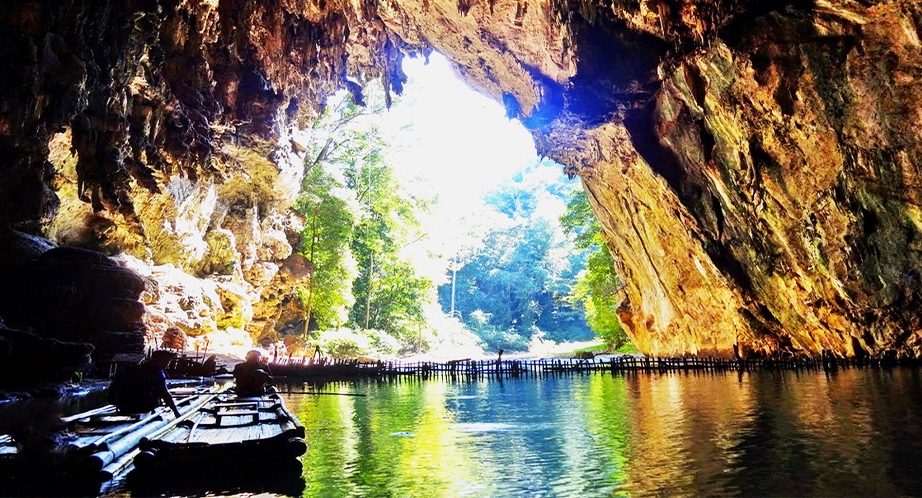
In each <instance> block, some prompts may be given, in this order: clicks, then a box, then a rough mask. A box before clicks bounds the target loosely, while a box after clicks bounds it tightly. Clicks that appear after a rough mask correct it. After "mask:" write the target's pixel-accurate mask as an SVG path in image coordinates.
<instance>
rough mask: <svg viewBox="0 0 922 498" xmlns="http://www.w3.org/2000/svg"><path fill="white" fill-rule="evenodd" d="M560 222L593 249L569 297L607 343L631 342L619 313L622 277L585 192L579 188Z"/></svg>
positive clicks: (611, 345)
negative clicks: (581, 308) (619, 293)
mask: <svg viewBox="0 0 922 498" xmlns="http://www.w3.org/2000/svg"><path fill="white" fill-rule="evenodd" d="M560 223H561V225H562V226H563V228H564V230H565V231H566V232H567V233H569V234H573V235H575V236H576V238H575V240H576V244H577V246H578V247H580V248H583V249H586V250H588V251H591V252H590V254H589V257H588V259H587V261H586V268H585V270H583V272H581V273H580V274H579V275H578V280H577V283H576V285H575V286H574V287H573V290H572V292H571V293H570V295H569V299H570V300H571V301H573V302H574V303H579V304H581V305H582V306H583V308H584V309H585V310H586V321H587V322H588V323H589V326H590V327H591V328H592V330H594V331H595V332H596V333H597V334H598V335H599V337H601V338H602V340H604V341H605V344H606V346H607V347H608V348H609V349H617V348H619V347H621V346H622V345H623V344H625V343H627V342H628V337H627V334H626V333H625V332H624V329H623V328H621V322H620V321H619V320H618V314H617V312H616V309H617V307H618V297H617V293H618V291H619V290H620V288H621V279H620V278H619V277H618V274H617V272H616V271H615V262H614V259H612V257H611V253H610V252H609V251H608V247H606V245H605V242H604V240H603V239H602V234H601V228H600V227H599V224H598V221H597V220H596V219H595V216H594V215H593V214H592V208H591V206H590V205H589V197H588V195H587V194H586V192H585V191H582V190H580V191H577V192H575V193H574V194H573V195H572V196H571V197H570V201H569V202H568V203H567V212H566V213H565V214H564V215H563V216H561V217H560Z"/></svg>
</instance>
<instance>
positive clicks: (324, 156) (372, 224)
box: [298, 86, 433, 351]
mask: <svg viewBox="0 0 922 498" xmlns="http://www.w3.org/2000/svg"><path fill="white" fill-rule="evenodd" d="M365 96H366V100H367V103H368V104H367V106H365V107H360V106H358V105H356V104H355V103H354V102H353V101H352V100H351V98H350V97H348V96H340V98H339V100H334V101H331V104H332V105H330V106H329V107H328V111H327V112H326V113H325V114H324V115H323V116H322V117H321V118H320V119H319V120H317V122H315V123H314V126H313V130H312V131H313V137H314V141H313V145H312V147H311V149H310V152H309V154H308V157H309V161H307V162H306V166H305V167H306V175H305V180H304V184H303V186H302V187H303V188H302V196H301V199H300V200H299V204H298V210H299V212H301V213H302V214H304V215H305V218H306V223H305V229H304V234H303V236H302V241H303V244H302V245H303V248H302V252H303V253H304V254H305V255H307V256H308V258H309V259H311V261H313V262H314V266H315V276H314V278H313V281H312V284H311V286H310V288H307V289H301V290H299V292H298V296H299V301H300V302H301V303H302V307H304V309H309V310H312V311H311V313H312V314H313V320H312V325H315V326H316V327H317V328H320V329H329V328H336V327H339V326H340V325H342V324H343V323H344V321H345V322H346V323H347V324H348V325H349V326H350V327H352V328H354V329H378V330H381V331H384V333H386V334H389V335H391V336H393V337H396V338H403V339H408V338H416V337H418V336H419V331H418V328H419V327H418V325H417V324H418V322H421V321H422V320H423V312H422V304H423V303H424V302H425V301H426V300H427V299H430V298H429V296H430V295H431V294H432V292H433V291H432V283H431V282H430V281H429V280H427V279H424V278H420V277H419V276H418V275H417V274H416V269H415V268H414V266H413V265H412V264H411V263H410V262H408V261H406V260H405V258H402V257H401V249H402V248H403V247H405V246H406V245H407V244H409V243H411V242H412V241H413V240H414V239H416V238H418V237H419V235H418V233H417V232H418V231H419V223H418V222H417V221H416V212H417V211H418V210H419V209H422V207H423V206H424V203H423V202H420V201H418V200H417V199H414V198H412V197H411V196H409V195H407V194H406V193H404V192H403V191H402V190H401V188H400V185H399V183H398V182H397V180H396V178H395V175H394V172H393V169H392V167H391V165H390V164H389V163H388V150H389V148H390V144H389V143H388V142H387V140H386V139H385V138H384V136H383V133H381V131H380V130H379V129H378V127H377V125H376V124H375V120H374V119H371V118H374V117H375V115H376V114H379V113H381V112H383V110H384V107H385V105H384V102H383V91H382V90H381V89H380V88H377V89H376V88H374V87H373V86H369V87H367V88H366V92H365ZM417 342H418V341H417ZM340 349H342V350H343V351H346V349H348V348H346V347H345V346H341V347H340Z"/></svg>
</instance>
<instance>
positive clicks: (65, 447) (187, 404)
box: [0, 386, 227, 489]
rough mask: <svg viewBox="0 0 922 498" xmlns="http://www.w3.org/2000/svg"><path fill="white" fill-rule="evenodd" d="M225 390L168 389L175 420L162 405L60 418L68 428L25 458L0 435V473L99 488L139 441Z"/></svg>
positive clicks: (124, 465)
mask: <svg viewBox="0 0 922 498" xmlns="http://www.w3.org/2000/svg"><path fill="white" fill-rule="evenodd" d="M226 390H227V387H226V386H225V387H217V386H207V387H206V386H198V387H178V388H171V389H170V392H171V393H172V394H173V398H174V400H175V402H176V407H177V408H178V409H179V412H180V417H178V418H177V417H175V416H174V415H173V413H172V412H171V410H170V409H169V408H167V407H165V406H161V407H159V408H157V409H156V410H153V411H151V412H147V413H141V414H122V413H119V412H118V410H117V409H116V408H115V407H114V406H112V405H105V406H102V407H100V408H96V409H94V410H90V411H86V412H83V413H78V414H76V415H71V416H68V417H64V418H63V419H61V420H62V422H63V423H64V424H65V427H66V430H65V431H64V432H63V433H59V434H57V435H56V438H57V443H58V446H57V447H56V448H54V449H51V450H50V451H48V452H46V453H41V454H23V453H22V449H21V448H20V446H19V445H18V444H16V441H15V440H14V439H13V438H12V437H11V436H9V435H0V475H2V476H3V477H4V479H5V480H8V481H10V480H12V481H21V482H24V483H28V482H30V481H33V482H34V481H35V478H36V477H42V478H48V477H51V478H52V480H55V479H57V480H60V481H67V482H70V483H71V484H69V485H76V484H75V483H76V482H78V481H79V482H80V483H86V484H87V485H88V486H89V487H87V489H91V488H92V486H93V485H95V486H96V488H97V489H98V487H99V485H100V484H101V483H103V482H105V481H107V480H109V479H111V478H112V476H113V475H115V474H116V473H118V472H119V471H121V470H123V469H125V468H127V467H128V466H129V465H130V464H131V462H132V459H133V458H134V456H135V455H137V453H138V450H137V445H138V443H139V442H140V441H141V438H143V437H144V436H147V435H151V434H154V433H156V432H157V431H159V430H161V429H163V428H164V427H166V426H168V425H170V424H171V423H173V421H175V420H181V419H183V418H184V417H185V416H187V415H189V414H194V413H196V412H197V410H198V408H199V407H201V406H202V405H204V404H206V403H207V402H208V401H209V400H211V399H212V398H214V397H215V396H218V395H220V394H221V393H222V392H224V391H226Z"/></svg>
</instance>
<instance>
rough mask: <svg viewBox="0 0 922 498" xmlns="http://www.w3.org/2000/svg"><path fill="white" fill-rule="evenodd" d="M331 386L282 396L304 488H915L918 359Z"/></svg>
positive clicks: (919, 443)
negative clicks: (863, 366)
mask: <svg viewBox="0 0 922 498" xmlns="http://www.w3.org/2000/svg"><path fill="white" fill-rule="evenodd" d="M334 387H335V388H338V389H343V390H349V391H354V390H356V389H358V390H359V391H360V392H363V393H365V394H367V397H345V396H343V397H339V396H304V395H292V396H290V397H289V399H288V403H289V406H290V407H291V408H292V409H293V410H294V411H295V412H296V413H297V414H298V416H299V417H300V418H301V420H302V421H303V422H304V424H305V426H306V428H307V432H308V441H309V449H308V452H307V454H306V455H305V456H304V457H303V460H304V473H303V477H304V480H305V483H306V485H305V490H304V496H332V497H336V496H343V497H346V496H420V497H429V496H652V495H657V496H663V495H668V496H702V495H706V496H820V495H826V496H828V495H837V496H839V495H866V496H868V495H873V496H894V495H918V494H920V493H922V486H920V482H922V479H920V477H919V476H922V439H920V437H919V430H920V429H919V421H920V420H922V416H920V415H922V406H920V404H922V403H920V400H919V394H920V392H922V391H920V387H922V386H920V378H919V373H918V371H916V370H908V369H906V370H893V371H880V370H871V371H867V370H862V371H859V370H843V371H839V372H834V373H831V374H829V375H824V374H823V373H807V374H804V373H800V374H798V373H794V372H755V373H744V374H741V375H737V374H677V373H670V374H661V375H627V376H621V375H615V376H612V375H608V374H585V375H578V376H551V377H546V378H541V379H534V378H527V379H506V380H504V381H501V382H500V381H496V380H493V381H473V382H465V381H451V380H448V379H437V380H430V381H425V382H420V381H403V382H397V383H375V382H368V383H362V384H358V385H342V386H334Z"/></svg>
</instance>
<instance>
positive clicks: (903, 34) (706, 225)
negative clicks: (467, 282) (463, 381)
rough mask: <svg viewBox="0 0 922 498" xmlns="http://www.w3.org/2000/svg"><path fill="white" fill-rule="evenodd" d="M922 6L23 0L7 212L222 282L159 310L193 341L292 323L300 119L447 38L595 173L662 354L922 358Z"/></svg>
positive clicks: (645, 340)
mask: <svg viewBox="0 0 922 498" xmlns="http://www.w3.org/2000/svg"><path fill="white" fill-rule="evenodd" d="M919 19H922V7H920V6H919V5H918V3H917V2H912V1H909V0H880V1H873V0H871V1H867V2H855V1H853V0H822V1H815V2H801V1H793V2H790V3H779V2H765V1H761V0H733V1H729V2H708V1H700V2H688V1H684V0H636V1H630V2H629V1H623V0H615V1H613V2H608V3H603V4H598V3H593V2H585V1H579V0H573V1H567V0H554V1H550V2H535V1H530V0H515V1H511V0H491V1H473V0H457V1H455V0H452V1H448V0H394V1H391V2H371V1H365V0H363V1H358V2H341V1H332V2H321V3H318V2H311V1H301V0H297V1H294V0H266V1H260V2H256V1H254V0H223V1H221V2H215V1H205V0H202V1H192V2H149V1H143V0H129V1H126V2H118V3H98V2H84V1H81V0H62V1H60V2H53V3H52V2H35V1H27V0H9V1H6V2H3V4H2V5H0V39H2V41H3V43H0V67H2V68H3V70H2V71H0V228H3V229H5V228H6V227H7V226H11V227H14V228H17V229H19V230H22V231H25V232H28V233H33V234H39V233H44V234H47V235H48V236H49V237H50V238H52V239H54V240H56V241H58V242H59V243H62V244H65V245H80V246H83V247H93V248H97V249H102V250H105V251H107V252H109V253H110V254H114V253H116V252H123V253H127V254H129V255H131V256H133V257H135V258H138V259H139V260H141V261H143V262H145V263H146V264H147V265H149V266H150V267H166V266H167V265H172V266H171V267H172V268H174V269H175V270H176V271H179V272H183V273H185V274H188V275H195V277H197V278H200V279H204V280H205V281H207V282H211V283H210V284H207V285H206V286H210V287H209V288H211V289H212V290H211V291H208V292H205V291H202V292H201V293H200V292H198V291H195V292H192V293H191V294H192V295H198V296H205V295H206V294H207V295H208V299H207V300H208V301H209V302H208V303H205V298H204V297H203V298H202V301H201V303H194V304H190V302H187V303H186V304H187V306H185V307H183V306H184V305H183V304H182V302H181V300H180V301H177V302H176V303H175V306H173V305H171V306H172V307H166V306H164V307H161V309H159V310H155V312H156V313H159V314H160V315H158V316H160V317H161V318H162V316H163V315H169V314H175V315H176V316H181V315H182V314H183V313H185V315H186V319H185V320H186V321H187V325H186V326H180V328H182V329H183V330H184V331H185V332H187V333H190V335H194V332H192V330H191V329H193V328H199V327H204V328H206V329H209V328H212V327H218V325H217V324H218V323H234V324H240V326H242V327H244V328H247V329H250V330H251V332H253V330H255V329H258V330H260V331H263V330H265V329H266V328H267V327H269V328H271V327H272V322H273V320H278V318H277V317H281V316H287V314H288V313H289V311H290V309H289V307H290V303H291V299H290V286H291V285H293V283H294V282H296V281H299V280H298V279H299V278H307V277H298V278H292V273H290V272H286V271H285V270H284V269H285V267H286V265H287V263H283V261H288V260H289V259H290V258H291V255H292V254H295V253H296V249H297V248H295V247H292V245H291V242H290V240H293V237H292V235H293V234H295V233H296V232H297V231H298V228H297V223H296V222H293V221H291V220H292V217H291V216H290V215H289V213H288V209H289V206H290V204H291V202H292V200H293V198H294V194H295V190H296V188H297V185H298V182H299V179H300V174H301V163H300V162H301V158H300V156H299V151H300V150H302V149H301V148H300V147H299V146H298V144H297V141H296V140H295V138H294V137H295V136H296V132H295V130H296V129H297V128H298V126H304V125H305V124H306V123H307V120H308V119H309V118H310V117H311V116H312V115H314V113H315V112H316V110H317V108H318V107H319V106H320V105H321V104H322V102H323V99H324V97H326V96H327V95H329V94H330V93H332V92H333V91H334V90H336V89H339V88H345V89H348V90H350V91H351V92H352V93H353V95H354V97H355V98H356V99H357V100H361V86H362V83H363V82H364V81H365V80H366V79H368V78H372V77H379V76H380V77H382V78H383V79H384V82H385V86H386V87H387V88H388V89H389V90H390V91H393V92H400V91H402V90H403V84H404V82H405V77H404V76H403V73H402V72H401V70H400V61H401V59H402V57H404V56H405V55H408V54H409V55H412V54H425V53H428V51H430V50H432V49H436V50H439V51H441V52H443V53H444V54H445V55H446V56H448V58H449V59H451V60H452V61H453V62H454V64H455V67H456V69H457V71H458V73H459V74H460V75H461V76H462V77H463V78H464V79H465V80H466V81H467V82H468V83H469V84H470V85H471V86H472V87H474V88H476V89H478V90H479V91H481V92H483V93H485V94H486V95H489V96H491V97H493V98H494V99H496V100H497V101H500V102H502V103H503V104H504V105H505V107H506V110H507V113H508V114H509V116H510V117H515V118H518V119H519V120H520V121H521V122H522V123H523V124H524V125H525V126H527V127H528V128H529V129H530V130H531V132H532V134H533V136H534V138H535V141H536V144H537V146H538V148H539V151H540V152H541V153H543V154H546V155H548V156H550V157H552V158H554V159H556V160H558V161H559V162H561V163H562V164H564V165H565V168H564V172H565V173H567V174H569V175H576V176H579V177H580V178H581V179H582V182H583V185H584V187H585V188H586V190H587V191H588V192H589V193H590V198H591V199H592V204H593V208H594V210H595V212H596V214H597V216H598V218H599V220H600V221H601V224H602V226H603V227H604V234H605V237H606V240H607V241H608V245H609V248H610V249H611V251H612V253H613V255H614V256H615V259H616V260H617V261H618V264H619V268H618V270H619V272H620V274H621V276H622V278H623V280H624V281H625V282H626V284H627V285H626V287H625V288H624V289H623V291H622V294H623V295H622V297H623V300H622V304H621V306H620V307H619V315H620V317H621V319H622V321H623V323H624V325H625V326H626V328H627V329H628V331H629V334H630V335H631V337H632V339H633V340H634V341H635V342H636V343H637V344H638V345H639V346H640V348H641V350H643V351H644V352H647V353H651V354H686V353H688V354H718V355H725V356H730V355H735V354H741V355H746V354H771V353H774V352H778V351H785V350H790V351H802V352H806V353H818V352H819V351H821V350H828V351H831V352H834V353H836V354H840V355H850V354H864V353H872V354H880V353H882V352H883V351H885V350H900V351H903V352H906V353H913V354H915V353H918V352H922V330H920V325H922V324H920V318H919V314H918V309H919V304H920V302H919V301H920V294H919V292H920V291H919V286H920V279H922V260H920V248H922V246H920V242H919V241H920V240H922V237H920V231H922V211H920V200H922V190H920V182H919V178H920V175H919V171H918V169H919V168H920V164H922V162H920V133H922V131H920V129H919V128H918V126H917V125H916V124H917V123H918V122H919V118H920V115H922V98H920V97H922V95H920V94H922V86H920V85H919V82H920V81H922V79H920V78H922V73H920V69H919V68H920V67H922V60H920V59H922V49H920V47H922V42H920V36H919V31H920V21H919ZM410 91H412V89H410ZM279 268H282V270H280V269H279ZM161 288H162V286H161ZM218 288H220V289H222V290H220V291H219V290H216V289H218ZM203 289H204V287H203ZM187 301H188V300H187ZM193 301H194V300H193ZM199 306H201V310H200V311H195V310H199V309H200V308H199ZM174 308H178V309H174ZM205 308H209V310H207V311H206V310H205ZM180 310H181V312H180ZM231 310H233V311H231ZM286 310H288V311H286ZM190 313H191V315H194V316H193V317H190V316H189V315H190ZM274 317H275V318H274ZM286 320H287V318H286Z"/></svg>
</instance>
